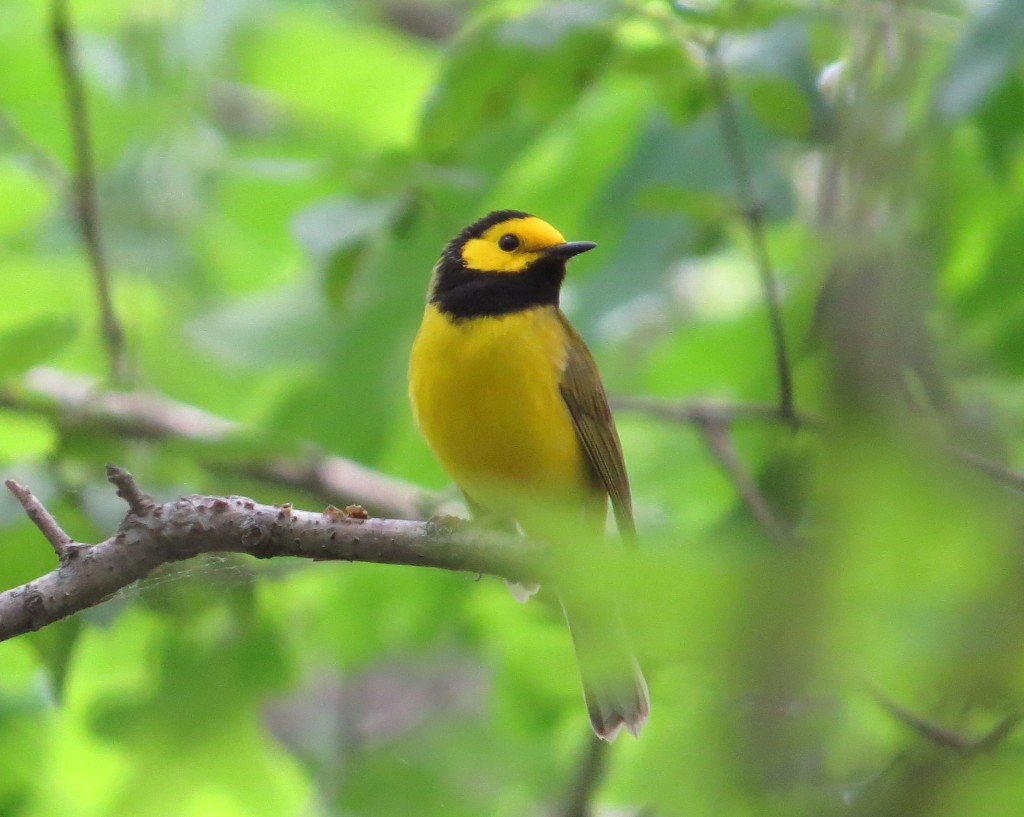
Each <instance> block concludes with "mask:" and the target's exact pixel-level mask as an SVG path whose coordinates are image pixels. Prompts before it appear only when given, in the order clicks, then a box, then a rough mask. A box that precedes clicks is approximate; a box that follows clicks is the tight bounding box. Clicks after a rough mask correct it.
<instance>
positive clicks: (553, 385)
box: [409, 306, 587, 513]
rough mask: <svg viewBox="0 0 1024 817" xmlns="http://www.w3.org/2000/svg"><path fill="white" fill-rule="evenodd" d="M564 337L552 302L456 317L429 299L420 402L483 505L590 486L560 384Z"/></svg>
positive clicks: (425, 419)
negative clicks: (508, 311) (493, 313)
mask: <svg viewBox="0 0 1024 817" xmlns="http://www.w3.org/2000/svg"><path fill="white" fill-rule="evenodd" d="M565 344H566V334H565V330H564V329H563V327H562V324H561V323H560V321H559V320H558V317H557V314H556V312H555V309H554V307H537V308H535V309H529V310H525V311H522V312H515V313H512V314H508V315H501V316H496V317H495V316H486V317H480V318H470V319H467V320H461V321H458V322H453V321H451V320H449V319H448V318H447V317H445V316H444V315H443V314H442V313H440V312H439V311H438V310H437V309H436V308H435V307H433V306H427V309H426V312H425V313H424V316H423V323H422V325H421V326H420V331H419V334H418V335H417V337H416V341H415V343H414V344H413V349H412V356H411V359H410V363H409V393H410V396H411V398H412V405H413V411H414V412H415V415H416V421H417V422H418V423H419V426H420V429H421V430H422V432H423V435H424V437H425V438H426V440H427V442H428V444H429V445H430V447H431V448H432V449H433V451H434V454H435V456H436V457H437V458H438V460H439V461H440V463H441V465H442V466H443V467H444V469H445V470H446V471H447V472H448V474H449V475H450V476H451V477H452V478H453V479H454V480H455V482H456V483H458V485H459V486H460V487H461V488H462V489H463V490H464V491H465V492H466V493H467V494H468V495H469V496H470V497H472V498H473V499H474V501H476V502H478V503H480V504H481V505H483V506H484V507H486V508H490V509H493V510H495V511H496V512H509V511H510V510H511V511H512V512H513V513H514V508H515V496H516V495H517V494H518V495H519V496H524V495H533V496H537V497H542V498H544V499H547V500H551V499H560V498H566V499H567V498H569V497H572V496H580V495H581V493H582V492H583V491H585V490H586V486H587V480H586V471H585V467H584V462H583V455H582V452H581V451H580V447H579V444H578V443H577V441H576V434H575V431H574V429H573V425H572V418H571V417H570V416H569V411H568V409H567V408H566V406H565V403H564V402H563V401H562V396H561V393H560V392H559V385H558V384H559V379H560V377H561V373H562V371H563V369H564V368H565V362H566V346H565ZM510 503H511V507H510Z"/></svg>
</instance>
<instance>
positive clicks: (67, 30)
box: [50, 0, 128, 383]
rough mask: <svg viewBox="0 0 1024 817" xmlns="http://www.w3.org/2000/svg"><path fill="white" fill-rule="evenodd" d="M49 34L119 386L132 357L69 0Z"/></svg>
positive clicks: (79, 208) (82, 223) (59, 1)
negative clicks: (104, 224) (103, 218)
mask: <svg viewBox="0 0 1024 817" xmlns="http://www.w3.org/2000/svg"><path fill="white" fill-rule="evenodd" d="M50 25H51V32H52V35H53V42H54V47H55V49H56V52H57V62H58V63H59V65H60V74H61V79H62V80H63V83H64V97H65V100H66V103H67V109H68V120H69V123H70V126H71V138H72V143H73V146H74V157H75V169H74V180H75V183H74V189H75V213H76V216H77V219H78V226H79V229H80V230H81V232H82V241H83V242H84V244H85V249H86V253H87V254H88V256H89V263H90V265H91V266H92V272H93V277H94V278H95V281H96V296H97V300H98V301H99V309H100V330H101V333H102V336H103V343H104V345H105V346H106V348H107V356H108V358H109V361H110V375H111V379H112V380H113V382H115V383H123V382H125V381H126V380H127V378H128V357H127V349H126V348H125V340H124V329H123V328H122V326H121V322H120V321H119V320H118V317H117V312H116V311H115V309H114V303H113V297H112V294H111V288H110V271H109V268H108V266H107V257H106V253H105V252H104V249H103V240H102V235H101V233H100V214H99V201H98V198H97V195H96V174H95V170H94V169H93V154H92V139H91V137H90V135H89V116H88V112H87V110H86V104H85V90H84V88H83V85H82V78H81V75H80V74H79V71H78V63H77V60H76V54H75V43H74V38H73V36H72V33H71V23H70V20H69V18H68V8H67V0H52V5H51V22H50Z"/></svg>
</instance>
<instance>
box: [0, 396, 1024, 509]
mask: <svg viewBox="0 0 1024 817" xmlns="http://www.w3.org/2000/svg"><path fill="white" fill-rule="evenodd" d="M610 403H611V406H612V408H614V409H615V410H617V411H636V412H639V413H642V414H647V415H649V416H651V417H659V418H661V419H663V420H671V421H675V422H680V423H692V424H693V425H696V426H698V427H704V426H706V425H712V426H720V427H724V428H727V427H729V426H731V425H733V424H734V423H738V422H743V421H754V420H763V421H765V422H773V421H777V422H787V420H786V418H784V417H783V416H782V412H781V410H780V408H779V407H778V406H776V405H773V404H769V403H744V402H738V403H730V402H729V401H726V400H719V399H716V398H698V399H694V400H673V399H672V398H661V397H643V396H637V397H612V398H610ZM0 405H3V395H2V393H0ZM797 422H798V423H799V425H800V427H801V428H805V429H813V430H815V431H822V432H824V431H828V423H827V422H826V421H825V420H824V419H823V418H821V417H818V416H815V415H812V414H804V413H799V414H797ZM944 450H945V452H946V453H947V454H948V455H949V456H951V457H953V458H954V459H957V460H959V461H960V462H962V463H964V464H965V465H969V466H971V467H972V468H974V469H975V470H977V471H980V472H981V473H983V474H985V475H986V476H988V477H990V478H991V479H993V480H994V481H995V482H998V483H1000V484H1002V485H1005V486H1006V487H1008V488H1012V489H1013V490H1015V491H1020V492H1021V493H1024V472H1022V471H1018V470H1017V469H1015V468H1012V467H1010V466H1009V465H1005V464H1004V463H1001V462H995V461H994V460H990V459H987V458H986V457H983V456H981V454H978V453H976V452H974V451H971V450H969V449H967V448H961V447H959V446H955V445H946V446H944Z"/></svg>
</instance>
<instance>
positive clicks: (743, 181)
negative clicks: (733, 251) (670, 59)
mask: <svg viewBox="0 0 1024 817" xmlns="http://www.w3.org/2000/svg"><path fill="white" fill-rule="evenodd" d="M718 45H719V44H718V41H717V40H714V41H712V42H711V43H708V44H706V45H705V48H704V53H705V55H706V58H707V65H708V83H709V86H710V90H711V96H712V99H714V101H715V108H716V109H717V111H718V123H719V132H720V133H721V134H722V145H723V148H724V149H725V155H726V158H727V159H728V161H729V164H730V165H731V166H732V172H733V175H734V176H735V178H736V187H737V188H738V191H739V195H740V199H741V205H742V211H743V221H744V224H746V227H747V233H748V235H749V236H750V243H751V246H752V248H753V251H754V261H755V263H756V265H757V272H758V276H759V278H760V280H761V290H762V293H763V295H764V300H765V305H766V306H767V308H768V319H769V322H770V324H771V330H772V341H773V343H774V346H775V367H776V370H777V373H778V379H779V413H780V414H781V415H782V418H783V419H784V420H786V422H788V423H789V424H790V425H792V426H793V427H797V426H798V425H799V418H798V416H797V413H796V408H795V406H794V403H793V376H792V373H791V369H790V363H789V352H788V350H787V347H786V331H785V327H784V326H783V324H782V306H781V302H780V299H779V286H778V281H777V280H776V276H775V268H774V267H773V265H772V259H771V256H770V255H769V253H768V241H767V239H766V238H765V228H764V205H763V203H762V202H761V199H760V198H759V197H758V194H757V190H756V188H755V186H754V175H753V173H752V172H751V169H750V161H749V160H748V158H747V152H746V149H745V148H744V147H743V138H742V135H741V134H740V127H739V121H738V119H737V116H736V103H735V101H734V99H733V96H732V91H731V90H730V88H729V78H728V76H727V74H726V71H725V65H724V64H723V63H722V57H721V55H720V54H719V50H718Z"/></svg>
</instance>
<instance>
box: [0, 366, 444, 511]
mask: <svg viewBox="0 0 1024 817" xmlns="http://www.w3.org/2000/svg"><path fill="white" fill-rule="evenodd" d="M0 406H2V407H4V408H8V409H13V410H15V411H21V412H28V413H32V414H39V415H42V416H45V417H49V418H50V419H51V420H52V421H53V422H54V423H55V424H57V425H58V426H59V427H60V428H62V429H64V430H65V431H67V430H71V429H81V430H87V431H90V432H94V433H98V434H105V435H110V436H113V437H116V438H117V439H126V438H131V439H141V440H187V441H189V442H190V443H194V444H196V448H197V458H198V459H199V461H200V462H201V463H202V464H203V465H204V466H205V467H206V468H208V469H210V470H211V471H215V472H218V473H226V472H231V473H235V474H238V473H241V474H244V475H246V476H249V477H254V478H256V479H260V480H262V481H264V482H269V483H273V484H275V485H281V486H285V487H288V488H294V489H298V490H301V491H304V492H306V493H308V494H310V495H312V496H313V497H315V498H316V499H318V500H320V501H322V502H323V503H324V504H328V503H330V504H334V505H338V506H340V507H345V506H346V505H349V504H351V503H358V504H360V505H363V506H365V507H366V509H367V510H368V511H369V512H370V513H372V514H374V515H376V516H383V517H388V518H392V519H423V518H425V517H428V516H432V515H434V514H437V513H439V512H441V511H442V510H443V508H442V500H441V497H439V496H438V495H437V494H435V493H433V492H431V491H427V490H426V489H424V488H421V487H419V486H417V485H413V484H412V483H409V482H405V481H404V480H400V479H395V478H394V477H389V476H387V475H385V474H382V473H380V472H379V471H374V470H373V469H370V468H367V467H366V466H363V465H360V464H359V463H356V462H353V461H351V460H347V459H345V458H343V457H335V456H326V455H322V454H316V453H311V454H307V455H303V456H291V457H288V456H274V457H260V458H249V459H245V460H243V461H241V462H239V461H237V460H236V459H233V458H232V455H230V454H228V455H225V454H223V453H222V447H223V446H222V444H224V443H229V442H231V441H232V440H238V439H247V438H249V437H251V436H252V432H250V431H247V430H246V429H244V428H242V427H240V426H239V425H238V424H237V423H234V422H232V421H231V420H228V419H225V418H223V417H218V416H217V415H215V414H210V413H209V412H206V411H203V410H202V409H199V408H196V407H195V406H190V405H188V404H186V403H181V402H178V401H177V400H172V399H170V398H169V397H165V396H163V395H160V394H154V393H141V392H127V391H98V390H97V383H96V382H95V381H94V380H91V379H89V378H84V377H80V376H77V375H70V374H66V373H64V372H59V371H56V370H54V369H48V368H38V369H32V370H31V371H30V372H28V374H27V375H26V376H25V380H24V384H23V386H22V387H10V388H7V389H0Z"/></svg>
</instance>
